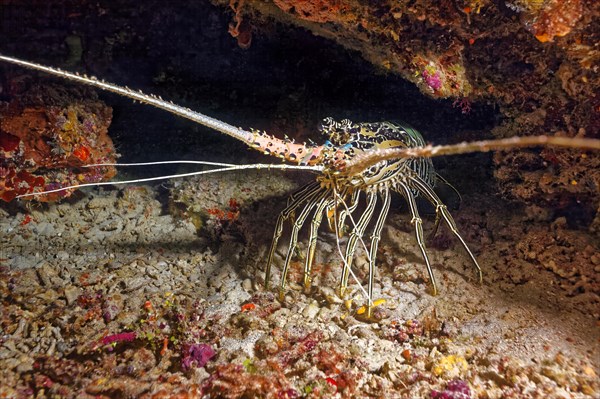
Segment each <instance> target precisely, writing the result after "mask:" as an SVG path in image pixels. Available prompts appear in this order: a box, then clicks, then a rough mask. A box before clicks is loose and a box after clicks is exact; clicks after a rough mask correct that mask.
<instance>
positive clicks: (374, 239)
mask: <svg viewBox="0 0 600 399" xmlns="http://www.w3.org/2000/svg"><path fill="white" fill-rule="evenodd" d="M381 197H382V199H383V204H382V205H381V211H380V212H379V216H377V222H376V223H375V227H373V232H372V233H371V248H370V249H369V287H368V289H367V293H368V295H367V296H368V298H367V299H368V301H369V304H368V307H367V318H369V319H370V318H371V316H372V312H373V306H372V303H371V302H372V300H373V279H374V278H375V259H377V248H378V246H379V241H380V240H381V230H382V229H383V224H384V223H385V219H386V218H387V215H388V212H389V210H390V203H391V196H390V190H389V189H387V188H385V189H384V190H382V191H381Z"/></svg>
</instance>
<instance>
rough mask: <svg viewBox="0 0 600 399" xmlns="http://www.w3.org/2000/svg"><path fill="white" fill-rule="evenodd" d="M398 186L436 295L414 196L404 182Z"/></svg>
mask: <svg viewBox="0 0 600 399" xmlns="http://www.w3.org/2000/svg"><path fill="white" fill-rule="evenodd" d="M398 186H400V188H401V189H402V191H401V192H400V193H401V194H402V195H403V196H404V199H406V202H407V203H408V208H409V209H410V214H411V215H412V219H411V220H410V224H412V225H413V226H414V228H415V237H416V239H417V244H418V245H419V249H420V250H421V254H422V255H423V259H425V264H426V265H427V273H429V279H430V280H431V285H432V290H433V292H432V294H433V295H437V284H436V282H435V277H434V275H433V269H432V268H431V262H430V261H429V256H428V255H427V248H426V247H425V238H424V234H423V220H422V219H421V216H420V215H419V210H418V209H417V201H415V197H414V194H413V193H412V191H411V190H410V188H409V187H408V186H407V185H406V183H404V182H398Z"/></svg>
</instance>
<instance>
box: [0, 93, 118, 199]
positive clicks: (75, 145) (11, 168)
mask: <svg viewBox="0 0 600 399" xmlns="http://www.w3.org/2000/svg"><path fill="white" fill-rule="evenodd" d="M29 90H31V91H33V92H35V93H34V95H31V96H29V94H30V93H29V92H28V91H27V90H25V91H24V92H20V93H16V94H14V99H13V101H11V102H10V103H8V105H7V106H6V107H4V108H3V109H2V110H1V111H0V155H1V157H0V178H1V180H0V199H2V200H4V201H7V202H9V201H12V200H13V199H15V198H16V197H17V196H19V195H23V194H30V193H33V192H36V191H38V192H39V191H45V190H53V189H60V188H61V187H66V186H71V185H76V184H80V183H89V182H98V181H102V180H107V179H110V178H111V177H113V176H114V175H115V173H116V171H115V169H114V168H113V167H94V168H83V169H78V168H81V167H82V166H84V165H86V164H92V163H102V162H114V161H115V158H116V154H115V150H114V147H113V143H112V140H111V139H110V137H108V134H107V129H108V125H109V124H110V121H111V116H112V115H111V110H110V108H108V107H106V106H105V105H104V104H102V103H100V102H98V101H96V100H80V99H74V98H73V99H72V98H67V97H68V94H65V92H62V93H63V94H60V95H58V94H56V93H58V92H59V91H56V90H52V89H49V88H46V87H43V86H42V87H33V88H32V89H29ZM69 94H70V93H69ZM45 95H47V96H56V98H54V101H53V103H54V104H57V105H54V106H50V107H44V106H42V105H39V104H36V103H33V101H31V100H23V98H34V97H35V96H38V97H39V96H45ZM63 96H64V97H63ZM73 191H74V190H64V191H59V192H55V193H51V194H46V195H41V196H35V197H34V196H31V197H25V199H36V200H38V201H43V202H47V201H55V200H58V199H61V198H64V197H67V196H69V195H70V194H71V193H72V192H73Z"/></svg>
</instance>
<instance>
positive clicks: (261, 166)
mask: <svg viewBox="0 0 600 399" xmlns="http://www.w3.org/2000/svg"><path fill="white" fill-rule="evenodd" d="M146 163H150V162H146ZM115 165H116V166H132V165H130V164H114V163H109V164H96V165H87V166H88V167H91V166H115ZM225 165H227V164H225ZM247 169H282V170H304V171H306V170H309V171H315V172H320V171H322V170H323V168H322V167H321V166H307V165H286V164H281V165H270V164H250V165H230V166H226V167H222V168H219V169H211V170H201V171H198V172H189V173H179V174H175V175H165V176H156V177H146V178H142V179H133V180H121V181H103V182H97V183H83V184H76V185H73V186H65V187H61V188H56V189H54V190H48V191H38V192H34V193H28V194H22V195H18V196H16V197H15V198H24V197H32V196H36V195H44V194H51V193H57V192H60V191H64V190H70V189H78V188H83V187H98V186H117V185H122V184H137V183H146V182H150V181H157V180H167V179H174V178H181V177H189V176H198V175H207V174H210V173H218V172H228V171H232V170H247Z"/></svg>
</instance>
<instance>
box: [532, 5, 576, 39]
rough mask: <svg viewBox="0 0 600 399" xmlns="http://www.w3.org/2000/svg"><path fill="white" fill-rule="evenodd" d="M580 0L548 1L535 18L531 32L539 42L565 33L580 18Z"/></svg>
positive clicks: (569, 30)
mask: <svg viewBox="0 0 600 399" xmlns="http://www.w3.org/2000/svg"><path fill="white" fill-rule="evenodd" d="M582 13H583V5H582V4H581V0H566V1H563V0H555V1H553V2H550V4H549V5H548V6H546V7H545V8H544V9H543V10H542V12H541V13H540V14H539V15H538V17H537V18H536V19H535V22H534V23H533V25H532V29H533V33H534V35H535V37H536V39H538V40H539V41H540V42H542V43H544V42H550V41H552V40H554V37H556V36H558V37H562V36H565V35H567V34H568V33H569V32H571V30H572V29H573V28H574V27H575V24H576V23H577V21H579V19H580V18H581V16H582Z"/></svg>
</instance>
